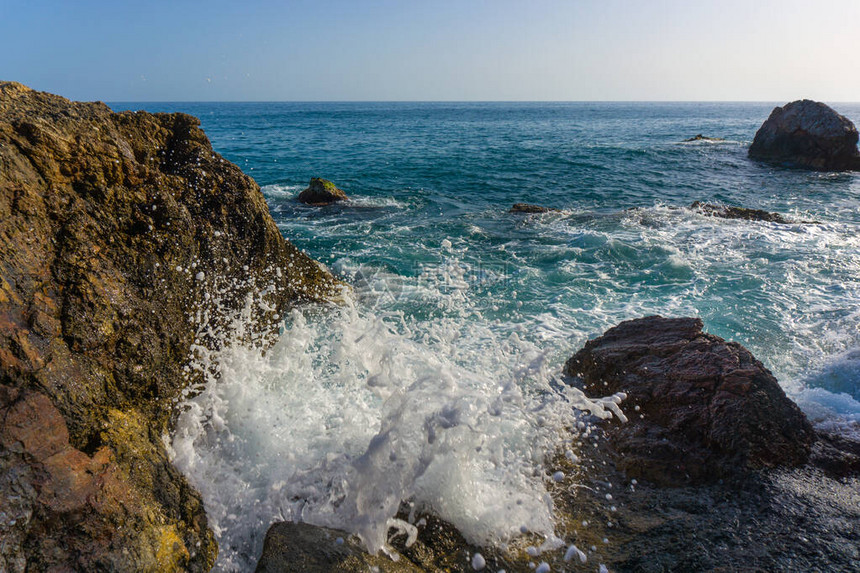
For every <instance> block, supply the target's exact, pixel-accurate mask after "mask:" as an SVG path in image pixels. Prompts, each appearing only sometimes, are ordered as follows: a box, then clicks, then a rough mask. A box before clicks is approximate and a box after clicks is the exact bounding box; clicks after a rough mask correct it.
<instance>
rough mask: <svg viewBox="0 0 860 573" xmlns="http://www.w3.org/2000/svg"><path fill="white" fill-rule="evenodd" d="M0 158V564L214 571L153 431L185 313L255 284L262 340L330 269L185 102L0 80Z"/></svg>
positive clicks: (185, 354)
mask: <svg viewBox="0 0 860 573" xmlns="http://www.w3.org/2000/svg"><path fill="white" fill-rule="evenodd" d="M0 166H2V169H0V214H2V215H0V411H2V416H0V515H2V516H3V517H2V519H0V522H2V523H0V537H2V544H0V545H2V547H0V570H2V571H10V572H19V571H25V570H27V571H48V570H50V571H201V572H202V571H208V570H209V569H210V568H211V567H212V565H213V563H214V561H215V556H216V554H217V551H218V548H217V544H216V542H215V538H214V535H213V534H212V531H211V530H210V529H209V528H208V525H207V518H206V514H205V513H204V508H203V504H202V502H201V499H200V496H199V494H198V493H197V492H196V491H195V490H194V488H193V487H191V485H190V484H189V483H188V482H187V481H186V480H185V478H184V477H183V476H182V475H181V474H180V473H179V472H178V471H177V470H176V469H175V468H174V467H173V465H172V464H171V463H170V461H169V459H168V453H167V450H166V447H165V445H164V442H163V441H162V436H164V435H166V434H167V432H168V429H169V421H170V417H171V411H172V407H173V405H174V404H175V401H176V400H177V399H178V398H179V397H180V393H181V392H182V390H183V389H184V388H186V387H187V386H188V385H189V384H194V383H196V382H199V381H200V378H199V374H195V373H193V372H184V371H183V368H184V367H185V366H186V364H187V362H188V359H189V358H190V356H191V349H192V345H193V344H195V343H201V341H200V340H199V339H198V338H197V336H196V329H197V325H196V324H194V323H193V322H191V320H190V318H192V313H193V312H194V310H195V308H196V305H197V304H198V303H201V299H203V298H204V297H203V295H204V293H208V292H209V290H208V286H207V285H209V284H210V283H212V284H220V285H221V286H224V287H229V288H226V289H223V291H220V292H216V291H215V290H214V289H213V292H212V294H214V295H217V298H218V299H219V305H220V309H222V310H223V312H224V313H227V314H228V315H229V314H230V313H231V312H234V311H238V310H240V309H242V308H244V307H245V301H246V297H247V296H248V295H259V294H260V293H261V292H263V293H264V294H263V295H262V297H263V300H262V301H261V304H260V305H259V306H260V307H259V308H254V309H252V311H251V312H252V315H253V318H254V319H255V323H256V324H258V325H259V328H260V330H261V336H262V337H264V338H265V335H266V334H268V335H272V334H274V333H276V330H274V329H275V328H276V326H277V324H278V322H277V317H278V316H282V315H283V314H284V313H285V312H287V311H288V310H289V308H290V306H291V305H293V304H294V303H295V302H297V301H300V300H321V299H324V298H326V297H327V296H329V295H330V294H332V291H333V288H334V284H335V283H334V281H333V279H332V277H331V276H330V275H329V274H328V273H327V272H325V271H324V270H322V268H321V267H320V266H319V265H318V264H317V263H316V262H315V261H313V260H312V259H311V258H310V257H308V256H307V255H305V254H304V253H302V252H301V251H299V250H298V249H297V248H296V247H294V246H293V245H292V244H290V243H289V242H287V241H285V240H284V238H283V237H282V236H281V234H280V232H279V231H278V228H277V225H276V224H275V222H274V221H273V219H272V218H271V216H270V214H269V210H268V207H267V205H266V201H265V199H264V198H263V195H262V193H261V192H260V188H259V186H258V185H257V184H256V183H255V182H254V181H253V180H252V179H251V178H250V177H248V176H246V175H245V174H244V173H242V171H241V170H240V169H239V168H238V167H236V166H235V165H233V164H232V163H230V162H228V161H226V160H224V158H222V157H221V156H220V155H218V154H217V153H215V152H214V151H213V149H212V146H211V145H210V143H209V140H208V139H207V137H206V135H205V134H204V133H203V132H202V131H201V130H200V128H199V120H197V119H196V118H194V117H192V116H189V115H185V114H181V113H176V114H149V113H143V112H137V113H132V112H124V113H113V112H112V111H111V110H110V109H109V108H108V107H107V106H106V105H105V104H103V103H75V102H70V101H68V100H66V99H64V98H61V97H59V96H55V95H51V94H47V93H42V92H37V91H33V90H31V89H29V88H27V87H25V86H22V85H21V84H17V83H11V82H0ZM207 310H213V319H212V322H211V323H210V325H211V326H213V327H214V326H215V323H216V322H217V318H216V316H217V315H218V312H215V311H217V310H218V309H207ZM229 318H231V317H230V316H224V320H225V321H226V320H229Z"/></svg>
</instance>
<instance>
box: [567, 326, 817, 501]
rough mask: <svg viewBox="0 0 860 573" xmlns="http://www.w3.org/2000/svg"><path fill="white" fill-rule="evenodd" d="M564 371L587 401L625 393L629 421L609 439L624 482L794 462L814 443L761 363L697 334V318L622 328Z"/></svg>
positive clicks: (716, 474)
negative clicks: (578, 384)
mask: <svg viewBox="0 0 860 573" xmlns="http://www.w3.org/2000/svg"><path fill="white" fill-rule="evenodd" d="M564 371H565V374H567V375H569V376H574V377H578V378H580V379H581V380H582V384H583V388H584V390H585V392H586V393H587V394H589V395H601V396H602V395H607V394H609V393H614V392H625V393H627V400H625V404H626V407H627V411H628V414H629V416H630V422H629V423H626V424H622V423H617V424H615V425H614V426H613V427H612V428H611V429H609V430H607V433H608V436H609V441H610V443H611V444H612V446H613V447H614V448H615V449H616V450H617V451H618V453H619V454H620V459H619V462H618V463H619V466H620V467H619V469H621V470H622V471H624V472H625V473H626V474H628V475H630V476H631V477H639V478H647V479H649V480H650V481H652V482H655V483H659V484H664V485H680V484H685V483H697V482H704V481H712V480H715V479H721V478H730V477H733V476H737V475H743V474H744V473H745V472H746V471H747V470H749V469H754V468H769V467H777V466H783V465H786V466H796V465H801V464H803V463H805V462H806V460H807V458H808V456H809V452H810V448H811V446H812V443H813V441H814V432H813V430H812V427H811V426H810V424H809V422H808V421H807V420H806V417H805V416H804V415H803V413H802V412H801V411H800V409H799V408H798V407H797V405H795V404H794V403H793V402H792V401H791V400H789V399H788V398H787V397H786V395H785V392H783V390H782V388H780V386H779V383H778V382H777V381H776V379H775V378H774V377H773V375H772V374H771V373H770V372H769V371H768V370H767V369H766V368H765V367H764V366H763V365H762V364H761V362H759V361H758V360H756V359H755V357H753V356H752V354H750V352H749V351H748V350H746V349H745V348H744V347H743V346H741V345H740V344H737V343H735V342H726V341H725V340H723V339H722V338H719V337H717V336H713V335H710V334H706V333H704V332H702V321H701V320H700V319H698V318H662V317H659V316H651V317H646V318H642V319H637V320H630V321H626V322H622V323H621V324H619V325H618V326H616V327H614V328H611V329H609V330H608V331H606V333H604V334H603V335H602V336H600V337H598V338H596V339H594V340H590V341H589V342H588V343H586V345H585V347H584V348H583V349H582V350H580V351H579V352H577V353H576V354H575V355H574V356H572V357H571V358H570V360H568V362H567V363H566V364H565V367H564ZM631 409H634V410H633V411H631Z"/></svg>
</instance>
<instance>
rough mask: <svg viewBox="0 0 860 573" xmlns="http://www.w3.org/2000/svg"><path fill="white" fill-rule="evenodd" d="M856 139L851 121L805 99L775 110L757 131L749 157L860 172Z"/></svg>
mask: <svg viewBox="0 0 860 573" xmlns="http://www.w3.org/2000/svg"><path fill="white" fill-rule="evenodd" d="M857 140H858V133H857V128H856V127H855V126H854V124H853V123H851V120H849V119H848V118H846V117H844V116H842V115H839V114H838V113H836V111H834V110H833V108H831V107H830V106H828V105H826V104H823V103H821V102H817V101H812V100H808V99H804V100H798V101H793V102H791V103H788V104H786V105H784V106H783V107H776V108H774V109H773V111H772V112H771V114H770V117H768V118H767V120H766V121H765V122H764V123H763V124H762V126H761V127H760V128H759V130H758V131H757V132H756V134H755V139H753V142H752V145H750V148H749V156H750V157H751V158H752V159H759V160H763V161H770V162H776V163H786V164H789V165H792V166H796V167H803V168H806V169H814V170H819V171H846V170H860V151H858V149H857Z"/></svg>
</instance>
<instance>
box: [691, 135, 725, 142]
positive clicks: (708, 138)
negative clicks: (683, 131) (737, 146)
mask: <svg viewBox="0 0 860 573" xmlns="http://www.w3.org/2000/svg"><path fill="white" fill-rule="evenodd" d="M694 141H725V139H723V138H722V137H707V136H705V135H702V134H701V133H697V134H696V135H695V136H694V137H689V138H687V139H685V140H684V143H692V142H694Z"/></svg>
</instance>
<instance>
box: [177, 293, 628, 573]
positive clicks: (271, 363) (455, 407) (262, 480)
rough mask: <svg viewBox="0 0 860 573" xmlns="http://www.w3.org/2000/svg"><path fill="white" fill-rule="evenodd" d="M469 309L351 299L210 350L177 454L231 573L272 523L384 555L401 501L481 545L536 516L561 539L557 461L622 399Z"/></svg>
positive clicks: (202, 358) (200, 359) (244, 565)
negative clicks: (591, 389)
mask: <svg viewBox="0 0 860 573" xmlns="http://www.w3.org/2000/svg"><path fill="white" fill-rule="evenodd" d="M367 294H368V293H367V292H362V291H361V290H360V289H359V291H358V296H359V297H362V296H365V295H367ZM370 300H374V299H372V298H371V299H370ZM470 318H471V319H472V320H467V321H464V320H456V319H451V318H448V319H441V320H439V321H415V320H411V319H409V318H408V317H405V316H404V315H403V314H402V313H397V312H391V313H387V314H386V313H383V312H379V311H374V310H372V309H369V308H368V307H367V306H363V305H361V304H356V303H355V302H354V301H353V302H352V303H351V304H348V305H347V306H345V307H343V308H338V309H329V310H327V311H312V312H310V314H308V315H305V314H303V313H302V312H300V311H298V310H297V311H294V312H293V313H292V314H291V315H290V316H289V317H288V318H287V320H286V322H285V326H284V331H283V333H282V335H281V336H280V338H279V339H278V342H277V343H276V344H275V345H274V346H273V347H272V348H270V349H269V350H268V351H266V352H265V353H262V352H261V351H260V349H259V348H256V347H253V346H248V345H243V344H240V343H238V342H234V343H229V344H227V345H226V346H225V347H224V348H222V349H220V350H218V351H214V352H212V351H208V350H206V349H205V348H202V347H198V348H197V358H196V360H195V364H194V366H195V367H196V368H198V369H199V370H201V371H202V372H204V373H206V375H207V381H206V383H205V385H204V386H203V387H202V388H199V389H198V392H197V393H194V392H192V393H190V395H189V397H188V398H187V399H186V400H185V401H184V402H183V404H182V405H181V406H180V414H179V417H178V421H177V424H176V430H175V432H174V434H173V437H172V442H171V452H172V456H173V462H174V463H175V464H176V466H177V467H178V468H180V469H181V470H182V471H183V472H184V473H185V474H186V475H187V476H189V478H190V479H191V481H192V483H193V484H194V485H195V486H196V487H197V488H198V489H199V490H200V492H201V494H202V495H203V498H204V501H205V504H206V509H207V515H208V516H209V520H210V525H211V526H212V527H213V529H214V530H215V532H216V535H217V536H218V538H219V543H220V546H221V553H220V555H219V561H218V564H219V568H220V569H221V570H225V571H229V570H246V569H248V568H250V567H252V566H253V563H254V561H255V559H256V557H257V556H258V555H259V552H260V550H261V544H262V538H263V536H264V535H265V532H266V529H267V528H268V526H269V524H270V523H271V522H272V521H275V520H291V521H305V522H309V523H313V524H317V525H325V526H329V527H336V528H340V529H346V530H348V531H351V532H354V533H356V534H358V535H359V536H360V537H361V538H362V540H363V541H364V542H365V544H366V545H367V547H368V549H370V550H371V551H378V550H380V549H385V545H386V541H387V538H388V532H389V529H390V528H391V527H392V526H394V527H395V528H397V527H399V526H398V522H396V521H392V518H394V516H395V514H396V513H397V512H398V510H399V508H400V505H401V502H403V501H411V502H413V503H415V504H416V506H417V507H419V508H423V509H427V510H430V511H433V512H434V513H436V514H438V515H439V516H440V517H442V518H443V519H445V520H448V521H450V522H451V523H453V524H454V525H455V526H456V527H457V528H458V529H459V530H460V531H461V532H462V533H463V534H464V535H465V536H466V538H467V539H469V540H470V541H472V542H475V543H480V544H493V543H497V542H501V541H504V540H506V539H509V538H511V537H512V536H515V535H516V534H518V532H519V528H520V527H521V526H523V525H524V526H526V527H527V528H528V530H529V531H533V532H536V533H539V534H543V535H546V536H551V535H552V533H553V527H554V525H553V512H552V501H551V499H550V498H549V496H548V494H547V491H546V488H545V483H546V482H548V480H549V476H548V475H546V474H545V473H544V471H543V469H542V463H543V460H544V457H545V456H546V455H547V454H548V453H551V452H552V451H554V450H555V449H556V448H557V447H558V445H559V444H560V443H562V441H563V439H564V436H565V435H566V434H565V430H564V428H565V427H572V426H575V424H576V421H577V419H578V417H579V416H580V415H581V414H582V412H589V413H591V414H594V415H597V416H599V417H610V416H612V415H613V414H612V412H615V413H616V415H621V416H623V414H621V412H620V410H619V409H618V406H617V404H618V403H620V402H621V399H622V396H617V397H614V398H612V399H607V400H588V399H586V398H585V397H584V395H582V394H581V392H579V391H578V390H575V389H573V388H570V387H567V386H564V385H560V384H558V383H555V382H554V380H553V378H552V375H551V373H550V371H549V370H548V369H547V365H546V363H545V360H544V355H543V353H542V351H541V350H540V349H539V348H537V347H535V346H534V345H533V344H531V343H528V342H524V341H523V340H521V339H520V338H519V337H517V336H515V335H510V336H507V337H502V336H500V334H499V333H498V332H496V331H494V330H493V329H492V328H491V327H490V325H488V324H486V323H482V322H480V321H477V320H475V316H474V314H472V315H470ZM203 326H205V325H203ZM227 342H231V341H227Z"/></svg>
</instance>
